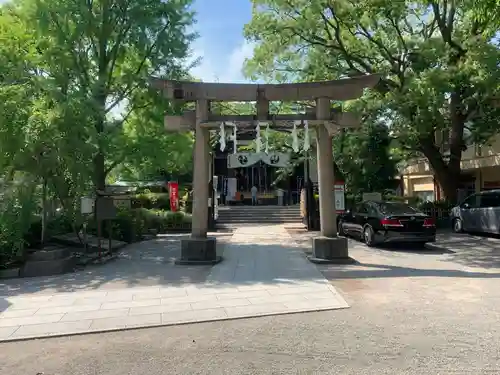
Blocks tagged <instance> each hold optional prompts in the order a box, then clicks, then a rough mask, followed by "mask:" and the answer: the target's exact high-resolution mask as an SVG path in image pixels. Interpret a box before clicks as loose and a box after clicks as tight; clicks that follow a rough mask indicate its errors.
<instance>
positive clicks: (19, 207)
mask: <svg viewBox="0 0 500 375" xmlns="http://www.w3.org/2000/svg"><path fill="white" fill-rule="evenodd" d="M2 193H3V195H2V197H1V198H0V268H8V267H10V266H12V265H15V264H16V263H17V262H19V261H20V260H22V258H23V256H24V249H25V247H26V239H25V236H26V235H27V233H28V232H29V229H30V226H31V225H32V223H33V216H32V212H34V211H35V209H36V204H35V200H34V199H33V189H32V188H30V187H29V186H18V187H16V188H15V189H7V188H5V189H4V190H3V191H2Z"/></svg>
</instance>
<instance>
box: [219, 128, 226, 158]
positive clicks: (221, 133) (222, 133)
mask: <svg viewBox="0 0 500 375" xmlns="http://www.w3.org/2000/svg"><path fill="white" fill-rule="evenodd" d="M225 125H226V124H225V123H224V122H221V124H220V130H219V144H220V150H221V151H222V152H224V150H225V149H226V129H225Z"/></svg>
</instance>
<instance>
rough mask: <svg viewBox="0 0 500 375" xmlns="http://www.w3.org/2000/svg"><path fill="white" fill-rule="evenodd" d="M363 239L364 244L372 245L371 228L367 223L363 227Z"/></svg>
mask: <svg viewBox="0 0 500 375" xmlns="http://www.w3.org/2000/svg"><path fill="white" fill-rule="evenodd" d="M363 241H364V243H365V244H366V246H369V247H372V246H373V245H374V244H373V229H372V227H371V226H369V225H367V226H366V227H365V228H364V229H363Z"/></svg>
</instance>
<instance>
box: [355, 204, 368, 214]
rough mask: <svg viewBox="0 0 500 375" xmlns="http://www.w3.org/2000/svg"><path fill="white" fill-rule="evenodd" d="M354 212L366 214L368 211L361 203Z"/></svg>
mask: <svg viewBox="0 0 500 375" xmlns="http://www.w3.org/2000/svg"><path fill="white" fill-rule="evenodd" d="M355 212H356V213H358V214H367V213H368V209H367V208H366V204H364V203H361V204H360V205H359V206H357V207H356V210H355Z"/></svg>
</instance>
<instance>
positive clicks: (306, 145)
mask: <svg viewBox="0 0 500 375" xmlns="http://www.w3.org/2000/svg"><path fill="white" fill-rule="evenodd" d="M310 148H311V140H310V139H309V123H308V122H307V120H305V121H304V147H303V150H304V151H308V150H309V149H310Z"/></svg>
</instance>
